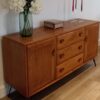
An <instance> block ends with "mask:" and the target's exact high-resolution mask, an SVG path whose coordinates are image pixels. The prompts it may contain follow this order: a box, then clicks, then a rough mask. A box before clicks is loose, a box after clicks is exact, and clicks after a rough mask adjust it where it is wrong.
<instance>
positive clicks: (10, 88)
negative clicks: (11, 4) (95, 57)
mask: <svg viewBox="0 0 100 100" xmlns="http://www.w3.org/2000/svg"><path fill="white" fill-rule="evenodd" d="M11 90H12V86H10V87H9V92H8V97H9V96H10V94H11Z"/></svg>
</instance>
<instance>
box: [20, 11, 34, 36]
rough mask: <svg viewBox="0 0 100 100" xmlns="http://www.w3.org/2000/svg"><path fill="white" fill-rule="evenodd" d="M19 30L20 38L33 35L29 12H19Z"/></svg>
mask: <svg viewBox="0 0 100 100" xmlns="http://www.w3.org/2000/svg"><path fill="white" fill-rule="evenodd" d="M19 29H20V35H21V36H22V37H30V36H32V33H33V21H32V13H31V12H29V11H28V12H25V11H24V12H21V13H20V14H19Z"/></svg>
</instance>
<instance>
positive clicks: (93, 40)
mask: <svg viewBox="0 0 100 100" xmlns="http://www.w3.org/2000/svg"><path fill="white" fill-rule="evenodd" d="M85 32H86V38H85V57H84V61H87V60H89V59H92V58H94V57H95V56H96V55H97V49H98V33H99V24H93V25H90V26H87V27H86V28H85Z"/></svg>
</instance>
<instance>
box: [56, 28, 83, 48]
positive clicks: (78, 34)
mask: <svg viewBox="0 0 100 100" xmlns="http://www.w3.org/2000/svg"><path fill="white" fill-rule="evenodd" d="M84 37H85V34H84V29H83V28H82V29H79V30H76V31H73V32H70V33H66V34H64V35H61V36H58V37H57V48H58V49H61V48H63V47H66V46H68V45H70V44H72V43H74V42H76V41H78V40H81V39H84Z"/></svg>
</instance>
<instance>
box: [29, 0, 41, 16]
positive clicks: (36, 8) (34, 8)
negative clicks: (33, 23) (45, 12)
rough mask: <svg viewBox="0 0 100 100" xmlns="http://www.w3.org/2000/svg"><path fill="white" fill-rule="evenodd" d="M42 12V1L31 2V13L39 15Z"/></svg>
mask: <svg viewBox="0 0 100 100" xmlns="http://www.w3.org/2000/svg"><path fill="white" fill-rule="evenodd" d="M41 10H42V3H41V1H40V0H35V1H32V2H31V8H30V11H31V12H32V13H34V14H37V13H39V12H40V11H41Z"/></svg>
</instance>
